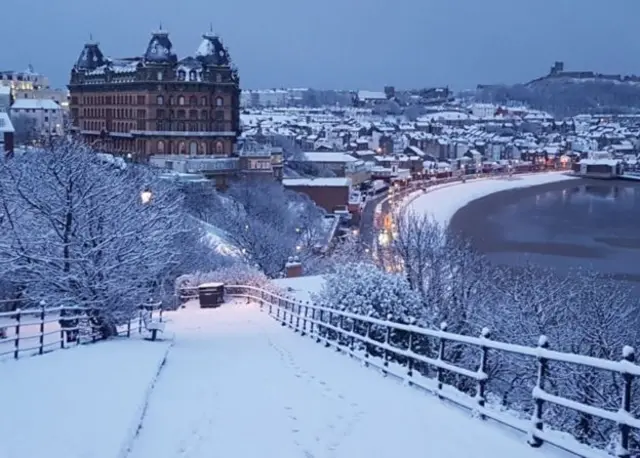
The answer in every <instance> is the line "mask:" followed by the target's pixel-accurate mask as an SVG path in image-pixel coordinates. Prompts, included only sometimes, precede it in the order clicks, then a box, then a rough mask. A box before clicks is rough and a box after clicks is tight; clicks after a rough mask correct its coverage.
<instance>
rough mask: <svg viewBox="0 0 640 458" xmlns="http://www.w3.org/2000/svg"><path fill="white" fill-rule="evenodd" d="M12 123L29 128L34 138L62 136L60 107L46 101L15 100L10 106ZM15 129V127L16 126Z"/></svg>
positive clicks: (61, 112)
mask: <svg viewBox="0 0 640 458" xmlns="http://www.w3.org/2000/svg"><path fill="white" fill-rule="evenodd" d="M11 117H12V119H13V120H14V123H18V122H19V123H20V125H21V126H29V127H28V128H29V129H31V130H33V132H31V133H30V134H32V135H33V136H34V137H38V136H41V135H62V133H63V125H64V114H63V110H62V107H61V106H60V105H58V104H57V103H56V102H54V101H53V100H48V99H16V101H15V102H13V105H11ZM16 127H17V126H16Z"/></svg>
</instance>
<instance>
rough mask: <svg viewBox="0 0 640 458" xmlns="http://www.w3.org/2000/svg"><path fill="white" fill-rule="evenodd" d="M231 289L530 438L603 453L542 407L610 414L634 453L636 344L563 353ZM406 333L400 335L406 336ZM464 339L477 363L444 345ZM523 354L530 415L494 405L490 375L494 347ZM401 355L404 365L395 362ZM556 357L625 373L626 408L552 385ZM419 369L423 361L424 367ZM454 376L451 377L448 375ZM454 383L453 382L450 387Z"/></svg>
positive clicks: (622, 457) (621, 447) (541, 344)
mask: <svg viewBox="0 0 640 458" xmlns="http://www.w3.org/2000/svg"><path fill="white" fill-rule="evenodd" d="M225 293H226V294H227V295H228V296H231V297H237V298H247V299H248V300H253V301H257V302H258V303H259V304H260V308H261V309H263V310H264V309H265V308H266V310H267V311H268V313H269V315H271V316H272V317H274V318H275V319H276V320H277V321H279V322H280V323H281V324H282V325H283V326H288V327H290V328H291V329H293V330H294V331H295V332H298V333H300V334H301V335H306V336H309V337H312V338H313V339H315V340H316V341H317V342H319V343H324V344H325V346H327V347H330V346H333V347H334V348H335V349H336V350H337V351H340V352H344V353H346V354H349V355H351V356H353V357H355V358H358V359H360V360H362V361H363V362H364V364H365V365H371V366H374V367H377V368H379V369H380V370H382V371H383V373H385V374H390V375H393V376H396V377H398V378H401V379H403V380H405V381H406V382H407V383H409V384H411V385H414V386H416V387H419V388H422V389H424V390H427V391H429V392H431V393H433V394H435V395H437V396H438V397H439V398H440V399H446V400H448V401H451V402H453V403H454V404H456V405H458V406H461V407H464V408H466V409H469V410H471V411H473V412H475V413H477V415H478V416H479V417H480V418H481V419H492V420H495V421H497V422H499V423H501V424H503V425H506V426H509V427H511V428H514V429H516V430H518V431H520V432H522V433H525V434H527V435H528V437H529V440H528V443H529V445H531V446H532V447H539V446H541V445H542V444H543V443H545V442H546V443H549V444H552V445H554V446H556V447H558V448H561V449H563V450H565V451H567V452H570V453H572V454H575V455H578V456H583V457H587V458H596V457H597V458H602V457H603V456H610V455H605V453H604V451H602V450H599V449H596V448H592V447H589V446H587V445H584V444H581V443H579V442H578V441H577V440H567V438H566V437H563V434H562V433H559V432H558V431H553V430H550V429H549V425H548V424H547V425H545V421H544V419H543V412H544V411H545V408H546V407H547V406H551V405H555V406H560V407H562V408H566V409H569V410H572V411H575V412H578V413H580V414H584V415H589V416H592V417H594V418H599V419H602V420H608V421H611V422H613V423H615V424H617V426H618V432H619V434H618V439H617V451H616V456H617V457H619V458H629V457H631V452H630V451H629V448H630V440H631V434H632V430H635V431H636V432H637V431H638V430H640V419H638V418H636V417H634V416H633V415H632V410H631V408H632V406H631V399H632V387H633V385H634V379H636V378H637V377H640V366H638V365H637V364H635V351H634V349H633V348H632V347H625V348H624V349H623V352H622V355H621V360H620V361H611V360H605V359H599V358H594V357H590V356H583V355H575V354H571V353H563V352H559V351H553V350H551V349H549V342H548V340H547V338H546V337H545V336H541V337H540V339H539V341H538V346H537V347H528V346H523V345H515V344H509V343H506V342H500V341H495V340H492V339H491V333H490V330H489V329H487V328H485V329H483V330H482V332H481V334H480V336H478V337H471V336H465V335H459V334H454V333H450V332H447V326H446V324H444V323H443V324H442V326H441V329H440V330H433V329H426V328H422V327H418V326H415V325H414V324H402V323H397V322H393V321H391V318H392V317H391V316H389V317H387V318H388V319H387V320H380V319H375V318H372V317H368V316H361V315H356V314H353V313H349V312H345V311H339V310H334V309H330V308H326V307H321V306H318V305H314V304H311V303H308V302H307V303H302V302H299V301H296V300H294V299H291V298H288V297H285V296H283V295H280V294H278V293H275V292H273V291H268V290H264V289H261V288H257V287H252V286H240V285H226V286H225ZM399 336H400V337H399ZM424 341H429V342H432V343H433V347H434V348H435V350H436V352H435V353H436V355H437V356H435V357H429V356H427V355H426V354H421V353H425V352H421V351H419V350H418V349H417V347H418V346H419V344H420V343H421V342H422V343H424ZM452 344H455V345H459V344H464V345H467V346H470V347H472V348H475V349H476V350H477V362H476V363H477V364H476V366H477V369H476V370H470V369H467V368H464V367H461V366H460V365H459V364H456V363H455V362H451V361H448V360H447V358H446V357H445V354H446V353H445V350H446V349H448V348H449V347H448V346H449V345H452ZM495 352H497V353H502V354H505V353H506V354H512V355H520V356H522V357H525V358H528V359H530V360H531V362H532V367H534V366H533V364H535V367H536V368H537V369H536V370H537V375H536V382H535V387H534V388H533V390H532V392H531V402H532V405H533V409H532V415H531V418H530V421H523V420H522V419H519V418H517V417H515V416H513V415H511V414H508V413H504V412H503V411H499V410H495V409H493V408H490V407H489V406H487V397H486V388H487V383H488V382H489V379H490V375H489V371H488V367H487V366H488V358H489V356H490V354H491V353H495ZM398 361H400V362H401V364H400V365H396V362H398ZM550 362H558V363H566V364H569V365H575V366H582V367H585V368H589V369H590V370H603V371H606V372H608V373H611V374H616V375H618V376H620V378H621V380H622V382H621V390H620V392H621V399H619V403H620V404H619V405H620V408H619V410H618V411H617V412H616V411H612V410H607V409H604V408H601V407H597V406H593V405H588V404H584V403H581V402H577V401H574V400H571V399H569V398H566V397H562V396H560V395H555V394H551V393H550V392H549V391H547V387H548V386H550V385H551V384H552V382H553V380H551V379H550V374H549V364H550ZM425 367H426V368H430V369H431V370H432V372H435V377H433V378H428V377H424V376H422V375H421V374H420V372H423V371H422V369H423V368H425ZM417 369H421V371H420V372H417ZM451 375H455V376H457V377H460V378H462V379H466V380H468V381H471V382H472V384H474V385H475V396H470V395H468V394H464V393H462V392H460V391H457V390H455V389H450V388H451V386H447V385H448V384H447V383H446V382H447V381H448V380H450V376H451ZM447 377H449V378H447ZM447 388H449V389H447ZM569 433H570V432H569Z"/></svg>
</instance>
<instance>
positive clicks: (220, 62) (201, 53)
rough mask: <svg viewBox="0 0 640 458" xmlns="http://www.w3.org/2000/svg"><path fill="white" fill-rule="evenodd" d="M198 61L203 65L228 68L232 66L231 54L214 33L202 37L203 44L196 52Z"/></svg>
mask: <svg viewBox="0 0 640 458" xmlns="http://www.w3.org/2000/svg"><path fill="white" fill-rule="evenodd" d="M196 59H198V60H199V61H200V62H202V63H203V65H211V66H226V65H230V64H231V60H230V59H229V52H228V51H227V49H226V48H225V47H224V45H223V44H222V42H221V41H220V37H219V36H218V35H216V34H214V33H212V32H209V33H205V34H204V35H202V42H201V43H200V46H198V49H197V51H196Z"/></svg>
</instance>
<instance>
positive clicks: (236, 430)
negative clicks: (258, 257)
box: [129, 303, 551, 458]
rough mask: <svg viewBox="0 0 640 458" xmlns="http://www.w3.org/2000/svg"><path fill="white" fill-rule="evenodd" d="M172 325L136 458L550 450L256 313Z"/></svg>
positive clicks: (185, 318)
mask: <svg viewBox="0 0 640 458" xmlns="http://www.w3.org/2000/svg"><path fill="white" fill-rule="evenodd" d="M172 319H173V323H172V329H173V330H174V331H175V335H176V338H175V344H174V346H173V348H172V350H171V352H170V354H169V357H168V360H167V363H166V366H165V368H164V370H163V372H162V374H161V376H160V378H159V380H158V382H157V384H156V387H155V389H154V391H153V393H152V395H151V398H150V406H149V409H148V411H147V416H146V417H145V420H144V422H143V428H142V430H141V431H140V435H139V437H138V438H137V439H136V441H135V442H134V446H133V448H132V450H131V453H130V454H129V458H148V457H154V458H165V457H166V458H170V457H171V458H212V457H221V458H235V457H238V458H294V457H302V458H321V457H322V458H353V457H356V456H368V457H376V458H392V457H393V458H395V457H397V456H414V455H415V456H431V457H434V458H467V457H469V456H473V457H474V458H485V457H486V458H495V457H518V458H535V457H537V458H540V457H542V456H549V455H548V454H549V453H551V452H549V451H548V449H547V450H546V453H545V450H544V449H542V450H534V449H531V448H530V447H528V446H527V445H526V444H525V443H524V440H525V438H524V437H522V436H516V435H512V434H511V433H509V432H507V431H504V430H502V429H500V428H499V427H497V426H495V425H492V424H487V423H483V422H481V421H480V420H477V419H473V418H471V417H470V416H469V415H468V414H466V413H464V412H462V411H459V410H457V409H455V408H453V407H450V406H447V405H445V404H442V403H441V402H440V401H438V400H437V399H436V398H434V397H431V396H429V395H426V394H424V393H420V392H418V391H416V390H413V389H411V388H408V387H405V386H402V385H400V384H399V383H398V382H395V381H394V380H391V379H387V378H384V377H382V376H380V375H378V374H376V373H375V372H373V371H372V370H370V369H366V368H364V367H362V366H361V365H359V364H358V363H357V362H356V361H355V360H353V359H350V358H348V357H346V356H344V355H341V354H337V353H336V352H335V351H333V350H330V349H326V348H324V347H323V346H322V345H319V344H316V343H315V342H314V341H312V340H311V339H308V338H303V337H300V336H299V335H297V334H295V333H293V332H292V331H291V330H289V329H286V328H283V327H281V326H279V325H278V324H277V323H276V322H275V321H274V320H273V319H271V318H270V317H269V316H268V315H267V314H266V313H261V312H260V311H259V310H257V308H256V307H255V306H254V305H247V304H239V303H236V304H228V305H225V306H224V307H222V308H220V309H214V310H200V309H186V310H181V311H178V312H176V313H175V314H173V317H172ZM416 453H417V455H416Z"/></svg>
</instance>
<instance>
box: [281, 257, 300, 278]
mask: <svg viewBox="0 0 640 458" xmlns="http://www.w3.org/2000/svg"><path fill="white" fill-rule="evenodd" d="M284 271H285V277H287V278H295V277H302V264H301V263H300V258H298V257H297V256H293V257H289V260H288V261H287V263H286V264H285V265H284Z"/></svg>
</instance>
